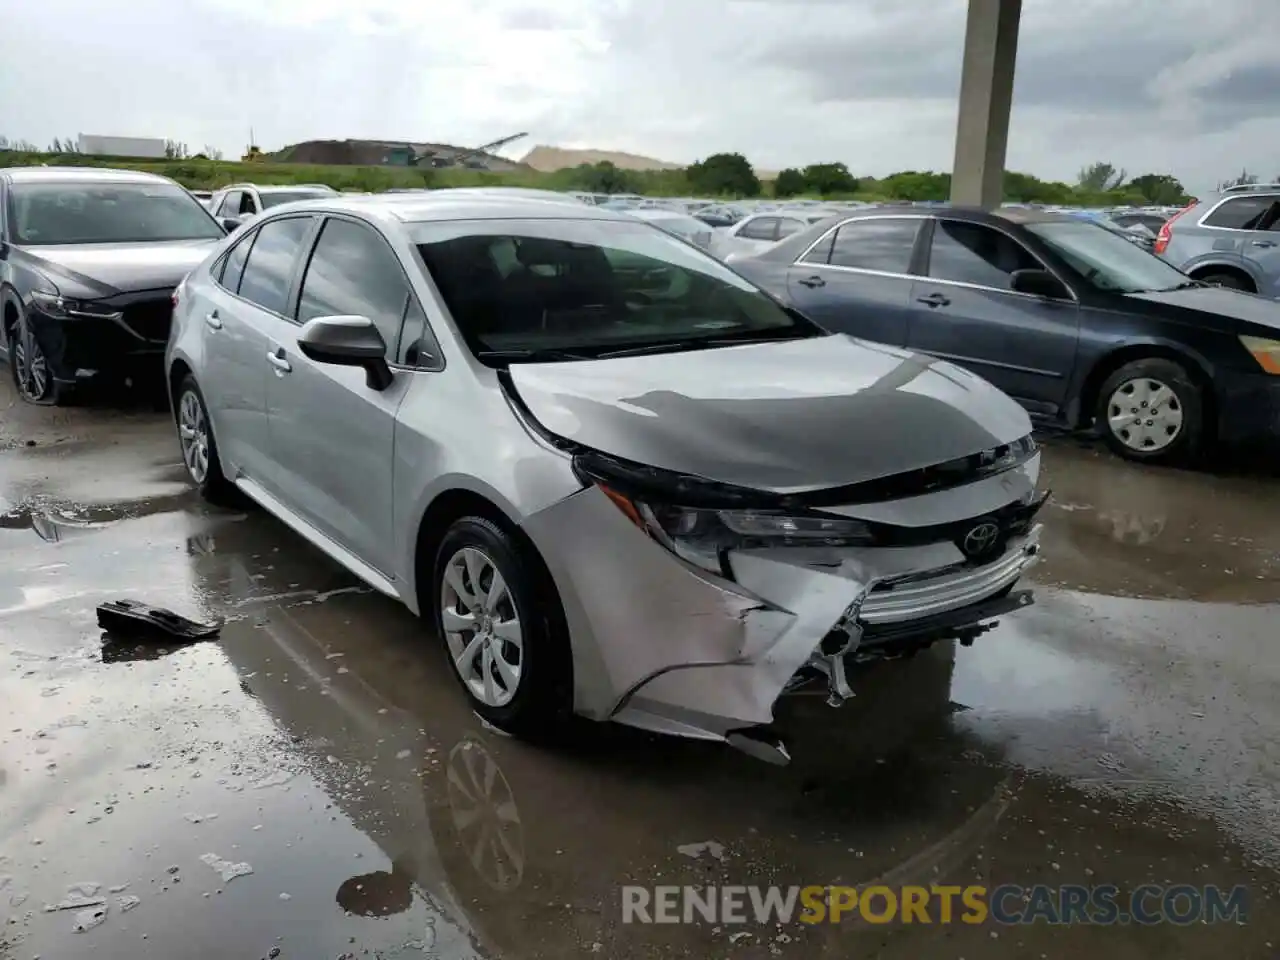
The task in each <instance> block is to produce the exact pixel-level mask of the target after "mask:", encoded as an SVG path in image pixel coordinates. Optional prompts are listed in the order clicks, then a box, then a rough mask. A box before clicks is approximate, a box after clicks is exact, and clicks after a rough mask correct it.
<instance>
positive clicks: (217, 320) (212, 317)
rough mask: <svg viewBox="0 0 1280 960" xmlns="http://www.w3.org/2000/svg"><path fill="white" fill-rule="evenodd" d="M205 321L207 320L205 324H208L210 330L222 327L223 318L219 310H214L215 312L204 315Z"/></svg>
mask: <svg viewBox="0 0 1280 960" xmlns="http://www.w3.org/2000/svg"><path fill="white" fill-rule="evenodd" d="M204 322H205V326H207V327H208V328H209V329H210V330H221V329H222V318H221V317H220V316H218V311H217V310H215V311H213V313H206V314H205V315H204Z"/></svg>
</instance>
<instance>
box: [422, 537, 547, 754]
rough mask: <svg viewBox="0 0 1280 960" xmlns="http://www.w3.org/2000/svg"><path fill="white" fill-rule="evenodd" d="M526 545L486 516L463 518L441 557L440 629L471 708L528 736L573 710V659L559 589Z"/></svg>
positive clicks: (437, 579)
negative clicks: (565, 634) (569, 707)
mask: <svg viewBox="0 0 1280 960" xmlns="http://www.w3.org/2000/svg"><path fill="white" fill-rule="evenodd" d="M541 580H542V578H540V577H539V572H538V567H537V565H536V563H535V562H534V560H533V558H530V557H529V556H528V554H527V548H525V547H524V546H522V545H521V544H520V543H518V542H516V541H515V540H514V539H513V538H512V537H511V536H510V535H508V534H507V533H506V532H505V531H504V530H502V529H501V528H500V527H498V526H497V525H496V524H495V523H493V522H492V521H490V520H488V519H485V518H484V517H474V516H473V517H463V518H461V519H459V520H457V521H455V522H454V524H453V525H452V526H451V527H450V528H449V530H448V532H447V533H446V534H445V535H444V539H443V540H442V541H441V543H440V549H439V550H438V551H437V553H436V558H435V567H434V577H433V579H432V583H433V584H434V589H435V601H436V602H435V626H436V630H437V632H438V633H439V635H440V636H441V637H443V638H444V640H445V644H446V646H447V648H448V653H449V663H450V665H451V666H452V668H453V673H454V676H455V677H457V679H458V681H459V682H460V683H461V684H462V688H463V689H464V690H465V691H466V693H467V696H468V697H469V698H470V699H471V704H472V707H473V708H474V709H475V711H476V713H478V714H479V715H480V716H481V717H483V718H484V719H485V720H487V721H489V722H490V723H492V724H493V725H494V726H496V727H499V728H500V729H503V730H506V731H508V732H511V733H515V734H519V735H521V736H526V737H536V736H542V735H545V734H547V733H549V732H550V731H551V729H552V728H553V727H554V726H555V725H556V724H557V723H558V721H559V720H560V719H561V718H562V717H563V716H564V714H565V713H566V712H567V704H568V700H569V697H570V695H571V690H572V662H571V658H570V657H569V654H568V645H567V643H566V641H565V638H564V637H563V636H562V635H560V631H559V629H558V623H559V621H560V620H561V618H560V617H558V616H557V615H556V610H557V609H558V608H557V607H556V606H555V604H557V602H558V601H557V600H556V599H555V591H554V588H553V587H552V586H551V585H550V584H544V583H542V582H541Z"/></svg>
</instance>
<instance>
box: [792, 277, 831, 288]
mask: <svg viewBox="0 0 1280 960" xmlns="http://www.w3.org/2000/svg"><path fill="white" fill-rule="evenodd" d="M796 283H799V284H802V285H803V286H806V287H808V288H809V289H811V290H812V289H813V288H814V287H825V286H826V285H827V281H825V280H823V279H822V278H821V277H816V276H815V277H805V278H804V279H803V280H797V281H796Z"/></svg>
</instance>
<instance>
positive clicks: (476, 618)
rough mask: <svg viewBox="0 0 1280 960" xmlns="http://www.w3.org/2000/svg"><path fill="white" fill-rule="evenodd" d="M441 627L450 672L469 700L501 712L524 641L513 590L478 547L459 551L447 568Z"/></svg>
mask: <svg viewBox="0 0 1280 960" xmlns="http://www.w3.org/2000/svg"><path fill="white" fill-rule="evenodd" d="M440 611H441V622H442V624H443V626H444V633H445V639H446V640H447V641H448V644H449V655H450V656H451V657H452V658H453V665H454V668H455V669H456V670H457V671H458V675H459V676H460V677H461V678H462V681H463V683H465V684H466V685H467V689H468V690H469V691H470V692H471V695H472V696H473V697H475V698H476V699H477V700H479V701H480V702H481V703H483V704H484V705H485V706H488V707H504V706H506V705H507V704H508V703H510V702H511V700H512V698H513V697H514V696H515V695H516V691H517V690H518V689H519V686H520V677H521V675H522V673H523V666H524V636H523V634H522V632H521V628H520V615H519V611H517V610H516V606H515V601H514V599H513V598H512V595H511V589H510V588H509V587H508V586H507V580H506V578H505V577H504V576H503V575H502V571H501V570H499V569H498V565H497V564H496V563H495V562H494V561H493V559H492V558H491V557H489V556H488V554H486V553H485V552H484V551H482V550H480V549H479V548H477V547H462V548H461V549H460V550H458V551H456V552H455V553H454V554H453V556H452V557H450V558H449V562H448V563H447V564H445V568H444V578H443V582H442V583H441V585H440Z"/></svg>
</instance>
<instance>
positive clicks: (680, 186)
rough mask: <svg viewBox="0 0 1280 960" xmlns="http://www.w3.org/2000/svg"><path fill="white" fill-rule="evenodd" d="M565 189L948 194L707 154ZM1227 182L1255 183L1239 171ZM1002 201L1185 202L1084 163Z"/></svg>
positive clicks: (1170, 190)
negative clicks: (770, 169) (760, 169)
mask: <svg viewBox="0 0 1280 960" xmlns="http://www.w3.org/2000/svg"><path fill="white" fill-rule="evenodd" d="M558 173H559V174H561V175H563V179H565V180H567V181H571V183H570V185H569V187H568V188H569V189H578V190H588V191H591V192H593V193H639V194H654V195H661V194H666V195H667V196H686V195H696V196H711V197H720V196H723V197H763V196H771V197H778V198H789V197H822V198H827V199H841V200H844V199H867V198H871V199H888V200H912V201H945V200H947V199H948V198H949V197H950V196H951V174H949V173H938V172H935V171H931V170H903V171H900V172H898V173H892V174H889V175H888V176H886V177H868V176H858V175H855V174H854V173H853V172H851V171H850V170H849V168H848V166H847V165H846V164H843V163H816V164H810V165H809V166H807V167H801V168H797V167H789V168H787V169H785V170H780V171H779V172H778V174H777V176H776V177H775V178H774V179H773V180H772V181H767V180H761V178H760V177H759V176H758V175H757V174H756V172H755V170H754V169H753V168H752V166H751V164H750V163H749V162H748V161H747V159H746V158H745V157H744V156H742V155H741V154H738V153H722V154H715V155H713V156H710V157H708V158H707V159H705V160H701V161H699V162H697V163H694V164H690V165H689V166H688V167H685V168H683V169H680V170H623V169H620V168H618V167H616V166H614V165H613V164H611V163H608V162H604V163H596V164H584V165H583V166H580V167H577V168H575V169H573V170H572V171H567V172H566V171H558ZM1242 176H1243V178H1244V179H1241V178H1240V177H1237V178H1233V179H1232V180H1231V183H1237V182H1245V183H1252V182H1257V178H1256V177H1253V178H1252V179H1249V177H1250V176H1251V175H1250V174H1248V173H1247V172H1246V173H1245V174H1243V175H1242ZM1004 196H1005V200H1007V201H1009V202H1013V203H1043V204H1064V205H1065V204H1080V205H1085V206H1123V205H1133V206H1141V205H1158V206H1173V205H1179V204H1185V203H1188V202H1190V200H1191V197H1190V195H1189V194H1188V193H1187V190H1186V188H1185V187H1183V185H1182V183H1181V182H1179V180H1178V179H1177V178H1176V177H1174V176H1172V175H1170V174H1167V173H1144V174H1140V175H1139V176H1135V177H1130V176H1128V174H1127V173H1126V172H1125V171H1124V170H1121V169H1118V168H1116V167H1115V166H1114V165H1113V164H1110V163H1105V162H1100V163H1095V164H1091V165H1090V166H1088V167H1085V168H1084V169H1083V170H1081V171H1080V172H1079V174H1078V175H1077V177H1076V180H1075V182H1074V183H1063V182H1059V181H1052V180H1041V179H1040V178H1039V177H1036V176H1034V175H1032V174H1029V173H1019V172H1018V171H1016V170H1008V171H1005V175H1004Z"/></svg>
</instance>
